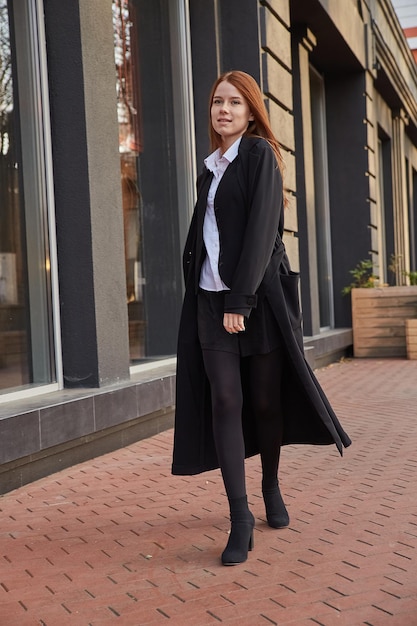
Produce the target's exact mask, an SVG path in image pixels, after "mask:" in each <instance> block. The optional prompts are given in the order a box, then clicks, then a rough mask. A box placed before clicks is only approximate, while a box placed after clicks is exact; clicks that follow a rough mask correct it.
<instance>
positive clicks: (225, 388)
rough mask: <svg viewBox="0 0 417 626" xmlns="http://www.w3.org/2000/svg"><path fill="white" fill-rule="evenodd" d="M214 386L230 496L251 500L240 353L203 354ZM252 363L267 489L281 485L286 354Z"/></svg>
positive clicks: (216, 432) (215, 420)
mask: <svg viewBox="0 0 417 626" xmlns="http://www.w3.org/2000/svg"><path fill="white" fill-rule="evenodd" d="M203 358H204V366H205V370H206V373H207V376H208V379H209V381H210V386H211V398H212V413H213V435H214V442H215V445H216V451H217V456H218V460H219V464H220V469H221V472H222V476H223V481H224V486H225V489H226V493H227V496H228V498H229V500H230V499H235V498H241V497H243V496H245V495H246V483H245V465H244V461H245V446H244V440H243V431H242V405H243V394H242V381H241V373H240V359H241V357H240V356H239V355H238V354H232V353H230V352H221V351H218V350H203ZM245 358H247V359H249V385H250V393H251V403H252V411H253V416H254V419H255V422H256V430H257V437H258V445H259V451H260V455H261V463H262V488H263V489H269V488H271V487H274V486H276V484H277V474H278V464H279V455H280V448H281V442H282V413H281V408H280V406H281V376H282V368H283V360H282V353H281V351H280V350H274V351H273V352H269V353H268V354H257V355H254V356H250V357H245Z"/></svg>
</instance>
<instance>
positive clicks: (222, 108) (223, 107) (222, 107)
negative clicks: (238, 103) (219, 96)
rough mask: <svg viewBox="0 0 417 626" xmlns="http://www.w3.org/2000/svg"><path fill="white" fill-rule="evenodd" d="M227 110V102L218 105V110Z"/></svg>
mask: <svg viewBox="0 0 417 626" xmlns="http://www.w3.org/2000/svg"><path fill="white" fill-rule="evenodd" d="M228 110H229V107H228V106H227V102H223V103H222V105H221V107H220V111H221V112H223V111H228Z"/></svg>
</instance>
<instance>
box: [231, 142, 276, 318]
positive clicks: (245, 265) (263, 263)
mask: <svg viewBox="0 0 417 626" xmlns="http://www.w3.org/2000/svg"><path fill="white" fill-rule="evenodd" d="M257 145H258V146H259V147H260V149H259V150H258V151H257V152H251V153H250V154H249V158H250V162H249V167H248V177H249V180H248V181H247V183H248V186H247V189H248V206H249V208H248V220H247V224H246V230H245V235H244V238H243V245H242V251H241V254H240V257H239V261H238V264H237V266H236V270H235V273H234V275H233V279H232V284H231V286H230V291H229V292H228V293H227V294H225V309H224V310H225V313H239V314H241V315H245V316H246V317H249V315H250V311H251V309H252V308H254V307H256V301H257V296H256V292H257V290H258V288H259V286H260V284H261V282H262V279H263V277H264V274H265V271H266V268H267V266H268V263H269V261H270V259H271V256H272V252H273V249H274V245H275V243H276V241H277V237H278V238H280V235H279V232H278V227H279V222H280V214H281V211H282V205H283V189H282V177H281V173H280V171H279V168H278V167H277V162H276V158H275V154H274V152H273V150H272V148H271V146H270V145H269V144H268V143H267V142H266V141H262V142H259V144H257Z"/></svg>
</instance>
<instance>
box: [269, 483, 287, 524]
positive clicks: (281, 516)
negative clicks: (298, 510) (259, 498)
mask: <svg viewBox="0 0 417 626" xmlns="http://www.w3.org/2000/svg"><path fill="white" fill-rule="evenodd" d="M262 494H263V497H264V502H265V510H266V519H267V522H268V524H269V526H271V528H285V527H286V526H288V525H289V523H290V517H289V515H288V511H287V509H286V508H285V504H284V501H283V499H282V496H281V492H280V490H279V487H278V485H277V486H276V487H273V488H271V489H263V490H262Z"/></svg>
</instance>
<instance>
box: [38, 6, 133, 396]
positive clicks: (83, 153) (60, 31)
mask: <svg viewBox="0 0 417 626" xmlns="http://www.w3.org/2000/svg"><path fill="white" fill-rule="evenodd" d="M44 5H45V25H46V38H47V53H48V73H49V83H50V101H51V126H52V148H53V167H54V181H55V200H56V226H57V244H58V265H59V286H60V302H61V325H62V350H63V368H64V379H65V385H66V386H68V387H83V386H86V387H91V386H102V385H106V384H109V383H113V382H116V381H118V380H121V379H126V378H128V377H129V345H128V319H127V304H126V278H125V265H124V233H123V214H122V196H121V184H120V161H119V151H118V124H117V113H116V92H115V89H116V87H115V66H114V50H113V46H114V44H113V29H112V2H111V0H78V1H74V2H64V3H63V2H62V1H61V0H45V2H44Z"/></svg>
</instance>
